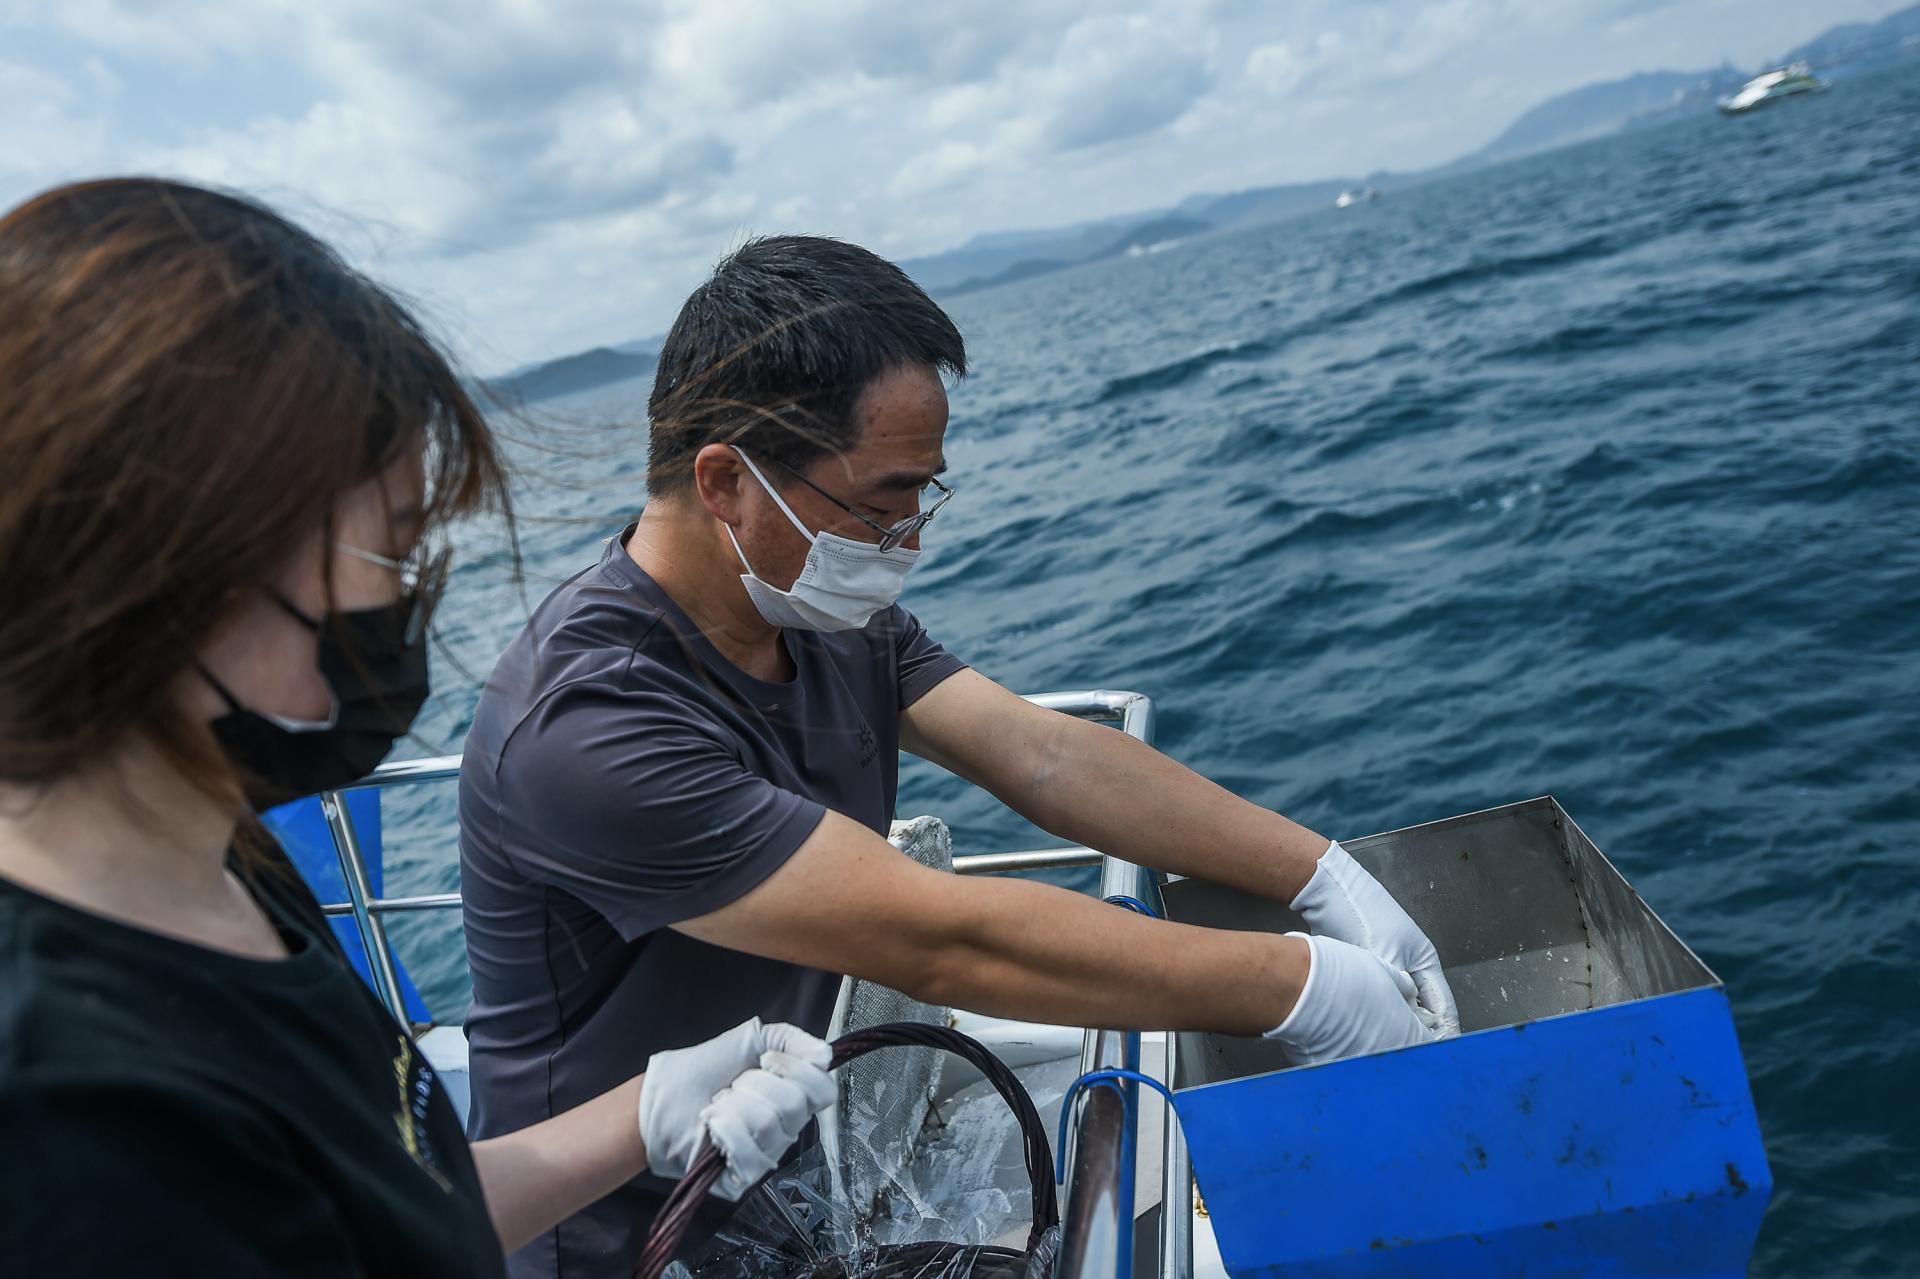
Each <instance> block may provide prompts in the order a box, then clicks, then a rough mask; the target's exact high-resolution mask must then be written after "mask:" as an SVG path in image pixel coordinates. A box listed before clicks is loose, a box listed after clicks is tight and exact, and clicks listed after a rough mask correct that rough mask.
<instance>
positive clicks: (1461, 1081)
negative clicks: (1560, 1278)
mask: <svg viewBox="0 0 1920 1279" xmlns="http://www.w3.org/2000/svg"><path fill="white" fill-rule="evenodd" d="M1343 842H1345V841H1343ZM1345 843H1346V847H1347V848H1348V850H1349V851H1350V852H1352V853H1353V855H1354V857H1355V858H1356V859H1357V860H1359V861H1361V862H1362V863H1363V864H1365V865H1366V866H1367V867H1368V869H1369V870H1371V871H1373V872H1374V874H1375V875H1377V876H1378V877H1379V878H1380V879H1381V881H1382V882H1383V883H1384V884H1386V886H1387V887H1388V888H1389V889H1390V890H1391V891H1392V892H1393V893H1394V895H1395V896H1396V897H1397V898H1398V899H1399V900H1400V901H1401V903H1402V904H1403V905H1405V906H1406V907H1407V908H1408V911H1409V913H1410V914H1412V915H1413V916H1414V918H1415V919H1416V920H1417V921H1418V922H1419V923H1420V924H1421V926H1422V927H1423V928H1425V929H1426V930H1427V932H1428V935H1429V936H1431V937H1432V938H1433V940H1434V943H1435V945H1436V946H1437V947H1438V948H1439V950H1440V955H1441V958H1442V960H1443V961H1444V962H1445V964H1446V965H1447V970H1448V977H1449V980H1450V981H1451V982H1452V984H1453V987H1454V993H1455V995H1456V997H1457V998H1458V999H1459V1002H1460V1012H1461V1017H1462V1021H1463V1024H1464V1026H1465V1028H1466V1030H1467V1031H1468V1033H1467V1034H1465V1035H1463V1036H1461V1037H1460V1038H1457V1039H1450V1040H1446V1041H1442V1042H1439V1043H1433V1044H1424V1045H1421V1046H1419V1047H1416V1048H1408V1049H1403V1050H1401V1051H1398V1052H1390V1053H1381V1054H1376V1055H1373V1056H1367V1057H1356V1058H1350V1059H1348V1060H1346V1061H1338V1062H1331V1063H1328V1064H1325V1065H1320V1066H1313V1067H1304V1068H1289V1066H1288V1064H1287V1062H1286V1061H1285V1059H1284V1057H1283V1056H1282V1055H1280V1053H1279V1050H1278V1049H1277V1047H1276V1046H1275V1045H1272V1044H1268V1043H1265V1042H1262V1041H1249V1040H1238V1039H1233V1038H1231V1037H1225V1036H1212V1035H1182V1036H1180V1040H1181V1044H1180V1052H1179V1069H1178V1073H1177V1077H1176V1080H1175V1083H1176V1088H1175V1099H1176V1108H1177V1110H1178V1112H1179V1115H1180V1119H1181V1123H1182V1127H1183V1128H1184V1130H1185V1133H1186V1139H1187V1143H1188V1146H1189V1148H1190V1150H1191V1152H1192V1158H1193V1164H1194V1171H1195V1174H1196V1176H1197V1178H1198V1180H1199V1183H1200V1188H1201V1192H1202V1194H1203V1195H1204V1196H1205V1201H1206V1204H1207V1208H1208V1212H1209V1215H1210V1218H1211V1222H1212V1225H1213V1228H1214V1233H1215V1236H1216V1238H1217V1239H1218V1242H1219V1246H1220V1254H1221V1258H1222V1260H1223V1261H1224V1262H1225V1264H1226V1268H1227V1270H1228V1272H1229V1273H1230V1274H1231V1275H1232V1276H1233V1277H1234V1279H1264V1277H1266V1276H1279V1275H1282V1274H1284V1275H1288V1276H1322V1277H1331V1276H1342V1277H1347V1276H1387V1275H1408V1274H1417V1275H1423V1276H1461V1277H1462V1279H1465V1277H1466V1276H1475V1277H1478V1276H1484V1275H1506V1274H1527V1275H1565V1276H1589V1275H1590V1276H1601V1275H1605V1276H1609V1277H1615V1276H1649V1277H1650V1276H1656V1275H1658V1276H1663V1277H1665V1279H1677V1277H1678V1276H1694V1277H1701V1276H1733V1275H1742V1274H1745V1273H1746V1268H1747V1262H1748V1259H1749V1257H1750V1256H1751V1254H1752V1250H1753V1244H1754V1240H1755V1238H1756V1236H1757V1235H1758V1233H1759V1229H1760V1219H1761V1216H1762V1215H1763V1214H1764V1213H1765V1211H1766V1205H1767V1201H1768V1198H1769V1196H1770V1194H1771V1192H1772V1186H1773V1179H1772V1174H1771V1172H1770V1170H1769V1169H1768V1166H1767V1158H1766V1152H1765V1150H1764V1148H1763V1147H1762V1145H1761V1141H1760V1129H1759V1123H1758V1120H1757V1118H1756V1116H1755V1113H1754V1106H1753V1097H1752V1093H1751V1091H1750V1089H1749V1087H1748V1083H1747V1074H1746V1069H1745V1066H1744V1064H1743V1063H1742V1060H1741V1056H1740V1045H1739V1042H1738V1040H1737V1039H1736V1038H1735V1035H1734V1026H1733V1017H1732V1013H1731V1010H1730V1009H1729V1007H1728V1003H1727V997H1726V992H1725V990H1724V989H1723V988H1722V987H1721V985H1720V983H1719V981H1718V979H1716V978H1715V977H1714V976H1713V974H1712V973H1711V972H1710V971H1709V970H1708V969H1707V968H1706V966H1705V965H1704V964H1702V963H1701V962H1700V960H1699V959H1698V958H1697V957H1696V956H1694V954H1693V953H1692V952H1691V951H1690V950H1688V949H1687V948H1686V947H1685V946H1684V945H1683V944H1682V943H1681V942H1680V940H1679V939H1678V938H1677V937H1675V936H1674V935H1673V933H1672V932H1671V931H1669V930H1668V929H1667V928H1666V926H1665V925H1664V924H1662V923H1661V922H1660V920H1659V919H1658V918H1657V917H1656V916H1655V915H1654V914H1653V912H1652V911H1651V910H1649V909H1648V908H1647V906H1646V904H1645V903H1644V902H1643V901H1642V900H1641V899H1640V896H1639V894H1637V893H1635V892H1634V891H1633V889H1632V888H1631V887H1630V886H1629V885H1628V884H1627V882H1626V880H1625V879H1624V878H1622V877H1621V876H1620V874H1619V872H1618V871H1617V870H1615V869H1614V867H1613V865H1612V864H1611V863H1610V862H1608V861H1607V860H1606V858H1605V857H1604V856H1602V855H1601V853H1600V851H1599V850H1598V849H1597V848H1595V847H1594V846H1593V844H1592V843H1591V842H1590V841H1589V840H1588V839H1587V837H1586V836H1585V835H1584V834H1583V833H1582V832H1581V831H1580V830H1579V828H1578V827H1577V826H1575V825H1574V823H1573V822H1572V821H1571V820H1570V819H1568V818H1567V817H1566V815H1565V814H1564V812H1562V810H1561V809H1560V806H1559V805H1558V804H1557V803H1555V802H1554V801H1553V800H1551V799H1540V800H1531V801H1527V802H1526V803H1522V804H1514V805H1508V806H1506V807H1505V808H1499V809H1492V810H1489V811H1487V812H1485V813H1475V814H1470V815H1468V816H1466V817H1459V818H1454V819H1451V820H1449V821H1445V822H1436V823H1432V824H1431V825H1428V826H1419V827H1413V828H1410V829H1408V830H1404V831H1396V832H1392V833H1390V834H1387V835H1377V836H1373V837H1370V838H1368V839H1364V840H1354V841H1351V842H1345ZM1164 896H1165V900H1166V904H1167V911H1168V915H1169V916H1170V917H1171V918H1173V919H1177V920H1182V921H1185V922H1189V923H1200V924H1213V925H1217V926H1225V927H1240V928H1248V927H1254V928H1260V929H1268V930H1286V929H1289V928H1293V927H1297V926H1298V921H1296V920H1295V919H1294V918H1293V917H1292V916H1291V913H1290V912H1288V911H1287V910H1286V909H1285V908H1284V907H1282V906H1279V905H1277V904H1276V903H1271V902H1264V901H1259V900H1256V899H1252V898H1248V897H1246V896H1244V895H1242V894H1236V893H1232V892H1231V891H1229V890H1226V889H1222V888H1220V887H1218V886H1217V885H1210V884H1202V883H1200V882H1198V881H1194V880H1188V881H1184V882H1182V883H1178V884H1170V885H1168V886H1167V887H1166V889H1165V890H1164Z"/></svg>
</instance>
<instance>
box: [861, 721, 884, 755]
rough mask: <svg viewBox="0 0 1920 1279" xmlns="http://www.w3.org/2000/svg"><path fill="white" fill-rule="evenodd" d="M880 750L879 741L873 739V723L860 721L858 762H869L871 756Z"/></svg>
mask: <svg viewBox="0 0 1920 1279" xmlns="http://www.w3.org/2000/svg"><path fill="white" fill-rule="evenodd" d="M879 752H880V743H879V742H877V741H875V740H874V737H873V725H871V724H869V723H867V722H866V721H865V720H861V721H860V762H861V763H862V764H871V763H872V762H873V757H874V756H875V755H877V754H879Z"/></svg>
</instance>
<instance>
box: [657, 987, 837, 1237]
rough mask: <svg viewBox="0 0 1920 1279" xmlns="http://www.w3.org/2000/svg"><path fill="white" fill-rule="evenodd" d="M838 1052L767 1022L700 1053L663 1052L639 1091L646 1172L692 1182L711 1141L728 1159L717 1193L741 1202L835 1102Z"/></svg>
mask: <svg viewBox="0 0 1920 1279" xmlns="http://www.w3.org/2000/svg"><path fill="white" fill-rule="evenodd" d="M832 1060H833V1051H832V1049H830V1048H829V1047H828V1046H827V1045H826V1044H825V1043H824V1042H823V1041H821V1040H819V1039H815V1038H814V1037H813V1036H812V1035H809V1034H807V1033H806V1032H805V1031H804V1030H801V1029H799V1028H798V1027H795V1026H788V1025H785V1024H783V1023H776V1024H774V1025H771V1026H763V1025H761V1023H760V1019H759V1018H758V1017H755V1018H753V1019H752V1020H751V1021H745V1022H742V1023H741V1024H740V1025H738V1026H735V1027H734V1028H733V1029H732V1030H729V1031H728V1032H727V1033H726V1034H724V1035H717V1036H715V1037H714V1038H712V1039H709V1040H707V1041H706V1042H705V1043H703V1044H695V1045H694V1046H693V1047H691V1048H676V1049H674V1050H672V1051H670V1052H660V1053H655V1054H654V1055H653V1057H652V1059H651V1060H649V1061H648V1062H647V1073H646V1078H645V1080H644V1082H642V1084H641V1086H640V1138H641V1140H642V1141H643V1142H644V1143H645V1144H646V1147H647V1167H648V1169H649V1170H651V1171H652V1172H653V1173H655V1174H656V1175H658V1176H662V1177H684V1176H685V1175H686V1173H687V1167H688V1165H689V1164H691V1163H692V1162H693V1157H694V1156H695V1155H696V1154H698V1153H699V1150H700V1142H701V1138H703V1137H710V1138H711V1139H712V1140H713V1144H714V1145H715V1146H716V1147H718V1148H719V1150H720V1153H721V1154H723V1155H725V1156H726V1160H727V1170H726V1172H725V1173H724V1174H722V1175H721V1178H720V1180H719V1181H718V1182H717V1183H715V1185H714V1191H713V1193H715V1194H716V1195H719V1196H721V1197H722V1198H723V1199H738V1198H740V1196H741V1195H743V1194H745V1193H746V1192H747V1191H748V1190H750V1189H752V1188H753V1186H754V1184H755V1183H756V1182H758V1181H759V1180H760V1179H761V1178H762V1177H764V1176H766V1175H767V1174H768V1173H770V1172H772V1171H773V1170H774V1167H775V1166H776V1165H777V1164H778V1163H779V1162H780V1157H781V1156H782V1155H784V1154H785V1153H786V1151H787V1147H789V1146H791V1145H792V1144H793V1141H794V1138H796V1137H798V1136H799V1135H800V1130H801V1129H802V1128H805V1127H806V1126H807V1121H808V1120H809V1119H811V1118H813V1116H814V1115H816V1114H818V1113H819V1112H820V1111H821V1110H824V1109H825V1108H826V1107H827V1106H829V1105H831V1104H833V1098H834V1087H833V1077H832V1076H830V1075H829V1074H827V1066H828V1065H829V1064H831V1062H832Z"/></svg>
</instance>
